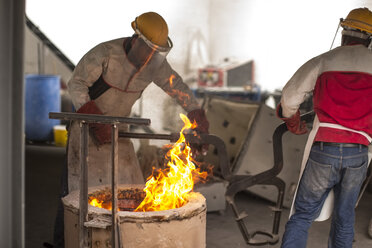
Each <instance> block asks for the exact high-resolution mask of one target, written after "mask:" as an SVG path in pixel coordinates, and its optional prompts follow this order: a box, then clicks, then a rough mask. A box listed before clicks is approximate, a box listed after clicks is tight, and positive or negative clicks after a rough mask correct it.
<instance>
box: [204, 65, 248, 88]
mask: <svg viewBox="0 0 372 248" xmlns="http://www.w3.org/2000/svg"><path fill="white" fill-rule="evenodd" d="M253 76H254V75H253V61H252V60H251V61H247V62H243V63H229V64H226V65H222V66H207V67H205V68H201V69H199V70H198V87H221V88H235V87H238V88H251V87H253V79H254V77H253Z"/></svg>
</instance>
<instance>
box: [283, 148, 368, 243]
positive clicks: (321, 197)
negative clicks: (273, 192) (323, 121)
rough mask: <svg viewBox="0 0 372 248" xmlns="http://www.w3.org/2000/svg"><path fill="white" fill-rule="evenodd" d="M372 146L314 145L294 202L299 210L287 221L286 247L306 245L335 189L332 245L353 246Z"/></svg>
mask: <svg viewBox="0 0 372 248" xmlns="http://www.w3.org/2000/svg"><path fill="white" fill-rule="evenodd" d="M367 163H368V148H367V147H365V146H360V147H336V146H319V145H313V147H312V148H311V152H310V155H309V159H308V161H307V164H306V168H305V170H304V173H303V175H302V178H301V181H300V185H299V188H298V191H297V196H296V201H295V204H294V207H295V214H294V215H292V216H291V218H290V219H289V221H288V222H287V224H286V227H285V232H284V235H283V241H282V246H281V247H283V248H290V247H294V248H302V247H306V241H307V236H308V229H309V228H310V225H311V223H312V222H313V221H314V220H315V219H316V218H317V217H318V216H319V214H320V211H321V209H322V206H323V203H324V201H325V199H326V197H327V195H328V193H329V192H330V190H331V189H333V190H334V193H335V202H334V204H335V205H334V209H333V215H332V223H331V230H330V234H329V239H328V247H329V248H343V247H345V248H346V247H347V248H351V247H352V242H353V239H354V220H355V210H354V208H355V204H356V201H357V199H358V195H359V191H360V188H361V185H362V183H363V181H364V179H365V177H366V173H367V166H368V165H367Z"/></svg>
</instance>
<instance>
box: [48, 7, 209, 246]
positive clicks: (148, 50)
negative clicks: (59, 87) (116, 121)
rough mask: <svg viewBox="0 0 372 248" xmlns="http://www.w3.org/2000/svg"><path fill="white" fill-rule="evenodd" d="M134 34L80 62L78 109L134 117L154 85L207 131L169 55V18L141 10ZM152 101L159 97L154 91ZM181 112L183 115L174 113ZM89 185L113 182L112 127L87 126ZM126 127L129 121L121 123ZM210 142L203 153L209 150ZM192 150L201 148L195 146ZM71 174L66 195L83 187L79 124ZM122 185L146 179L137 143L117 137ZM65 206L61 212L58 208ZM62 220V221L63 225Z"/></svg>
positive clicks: (72, 87) (75, 80)
mask: <svg viewBox="0 0 372 248" xmlns="http://www.w3.org/2000/svg"><path fill="white" fill-rule="evenodd" d="M131 25H132V28H133V30H134V34H133V35H132V36H131V37H125V38H119V39H116V40H111V41H107V42H104V43H101V44H99V45H97V46H96V47H94V48H92V49H91V50H90V51H89V52H88V53H86V54H85V55H84V56H83V57H82V59H81V60H80V61H79V63H78V64H77V66H76V68H75V70H74V72H73V74H72V77H71V79H70V81H69V82H68V84H67V87H68V92H69V94H70V96H71V99H72V102H73V104H74V106H75V109H77V113H82V114H99V115H107V116H120V117H128V116H130V113H131V109H132V106H133V105H134V103H135V102H136V100H137V99H139V98H140V97H141V95H142V92H143V91H144V90H145V88H146V87H147V86H148V85H149V84H150V83H151V82H153V83H155V84H156V85H157V86H159V87H160V88H161V89H162V90H163V91H164V92H166V93H167V94H168V95H169V96H171V97H173V98H174V99H176V101H177V102H178V104H180V105H181V106H182V107H183V109H184V110H185V111H186V112H187V116H188V118H189V119H190V121H192V122H196V123H197V125H198V126H197V127H196V131H198V132H200V133H208V128H209V122H208V120H207V118H206V115H205V112H204V110H203V109H202V108H201V106H200V105H199V103H198V101H197V100H196V98H195V97H194V95H193V93H192V91H191V90H190V89H189V87H188V86H187V85H186V84H185V83H184V82H183V80H182V78H181V77H180V76H179V75H178V73H177V72H176V71H174V70H173V69H172V67H171V66H170V65H169V63H168V62H167V60H166V56H167V54H168V53H169V51H170V50H171V49H172V46H173V44H172V41H171V40H170V38H169V37H168V26H167V23H166V22H165V20H164V19H163V18H162V17H161V16H160V15H159V14H157V13H155V12H147V13H143V14H141V15H140V16H138V17H137V18H135V20H134V21H133V22H132V23H131ZM152 97H153V98H154V99H156V98H157V97H158V96H156V95H153V96H152ZM174 114H179V113H174ZM89 126H90V135H89V145H88V149H89V162H88V182H89V185H88V186H99V185H109V184H110V182H111V179H110V173H109V171H110V170H109V168H110V159H111V157H110V154H111V144H110V142H111V126H110V125H106V124H89ZM118 128H119V131H127V130H128V127H127V125H124V124H123V125H118ZM206 149H207V146H203V147H201V149H200V150H199V151H200V152H206ZM194 152H198V150H195V149H194ZM67 157H68V158H67V159H68V171H67V172H66V173H65V174H67V175H68V177H67V178H66V179H68V180H65V183H63V185H64V187H63V192H62V197H63V196H65V195H67V194H68V192H71V191H73V190H78V189H79V176H80V170H79V166H80V128H79V123H78V122H72V124H71V127H70V129H69V140H68V154H67ZM118 160H119V161H118V165H119V168H118V170H119V175H118V183H119V184H141V183H144V178H143V175H142V171H141V169H140V166H139V163H138V160H137V157H136V154H135V151H134V148H133V144H132V142H131V141H130V140H129V139H124V138H122V139H119V144H118ZM61 211H63V210H60V212H61ZM57 222H59V224H57V225H56V229H55V230H56V231H55V245H56V246H60V245H62V244H63V243H62V242H60V241H63V240H62V239H63V225H62V224H63V215H62V214H59V215H58V217H57ZM61 222H62V223H61Z"/></svg>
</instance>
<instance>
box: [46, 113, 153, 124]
mask: <svg viewBox="0 0 372 248" xmlns="http://www.w3.org/2000/svg"><path fill="white" fill-rule="evenodd" d="M49 119H59V120H76V121H84V122H88V123H106V124H113V123H126V124H132V125H147V126H148V125H150V124H151V120H150V119H144V118H131V117H117V116H105V115H92V114H77V113H69V112H63V113H56V112H50V113H49Z"/></svg>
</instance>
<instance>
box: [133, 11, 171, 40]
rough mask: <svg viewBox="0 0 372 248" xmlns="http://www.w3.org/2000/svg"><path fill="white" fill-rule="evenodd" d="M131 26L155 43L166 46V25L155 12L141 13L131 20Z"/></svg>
mask: <svg viewBox="0 0 372 248" xmlns="http://www.w3.org/2000/svg"><path fill="white" fill-rule="evenodd" d="M132 28H133V30H134V31H136V30H138V31H139V32H141V34H143V35H144V36H145V37H146V38H147V39H148V40H149V41H151V42H152V43H154V44H155V45H158V46H161V47H167V46H168V25H167V23H166V22H165V20H164V19H163V17H161V15H159V14H157V13H155V12H146V13H143V14H142V15H140V16H138V17H136V19H135V20H134V21H133V22H132Z"/></svg>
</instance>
